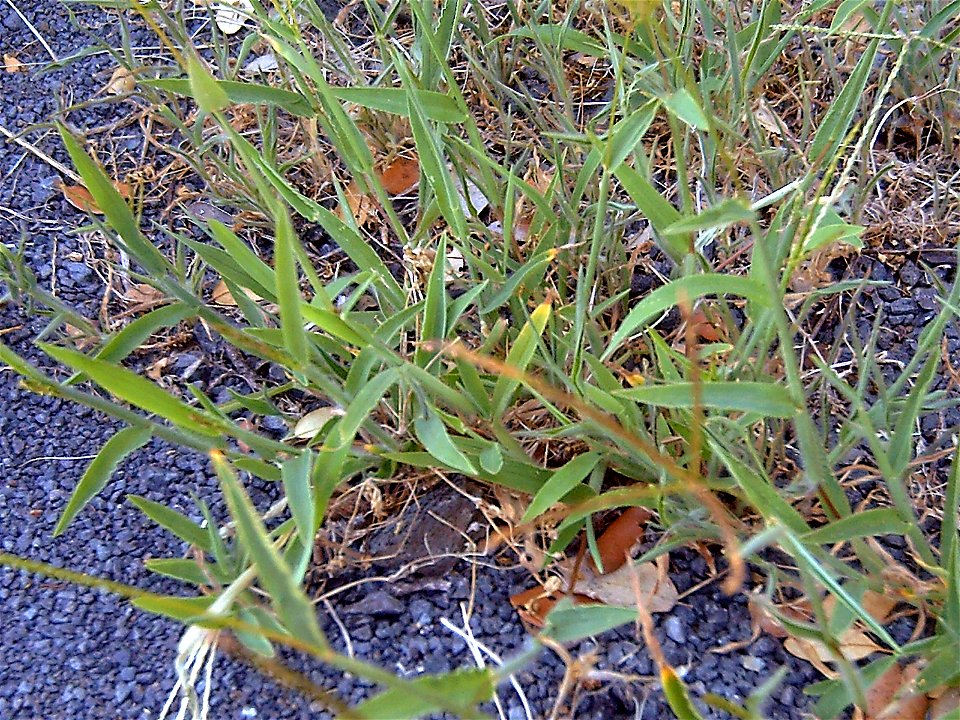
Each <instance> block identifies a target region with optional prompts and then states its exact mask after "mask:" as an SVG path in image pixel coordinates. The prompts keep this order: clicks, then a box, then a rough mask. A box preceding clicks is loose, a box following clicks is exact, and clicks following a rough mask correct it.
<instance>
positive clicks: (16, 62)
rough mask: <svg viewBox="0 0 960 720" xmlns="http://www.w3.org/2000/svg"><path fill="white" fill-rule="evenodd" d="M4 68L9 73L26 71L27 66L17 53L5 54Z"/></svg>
mask: <svg viewBox="0 0 960 720" xmlns="http://www.w3.org/2000/svg"><path fill="white" fill-rule="evenodd" d="M3 69H4V70H6V71H7V72H8V73H18V72H26V71H27V66H26V65H24V64H23V63H22V62H20V59H19V58H18V57H17V56H16V55H8V54H7V53H4V54H3Z"/></svg>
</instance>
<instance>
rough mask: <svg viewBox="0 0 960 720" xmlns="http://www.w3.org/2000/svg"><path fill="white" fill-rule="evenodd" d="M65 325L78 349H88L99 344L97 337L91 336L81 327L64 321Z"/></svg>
mask: <svg viewBox="0 0 960 720" xmlns="http://www.w3.org/2000/svg"><path fill="white" fill-rule="evenodd" d="M63 327H64V329H65V330H66V331H67V337H68V338H69V339H70V341H71V342H73V346H74V347H75V348H76V349H77V350H86V349H87V348H90V347H93V346H94V345H96V344H97V339H96V338H93V337H90V336H89V335H87V334H86V333H84V332H83V330H81V329H80V328H78V327H74V326H73V325H71V324H70V323H64V325H63Z"/></svg>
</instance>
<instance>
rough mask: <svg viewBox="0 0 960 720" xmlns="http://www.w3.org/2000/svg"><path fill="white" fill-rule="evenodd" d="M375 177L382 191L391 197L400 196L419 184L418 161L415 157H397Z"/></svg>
mask: <svg viewBox="0 0 960 720" xmlns="http://www.w3.org/2000/svg"><path fill="white" fill-rule="evenodd" d="M377 176H378V177H379V178H380V182H381V183H382V184H383V189H384V190H386V191H387V192H388V193H390V194H391V195H402V194H403V193H405V192H408V191H410V190H412V189H413V188H414V187H415V186H416V184H417V183H418V182H420V161H419V160H418V159H417V158H416V157H412V158H409V157H403V156H401V157H398V158H397V159H395V160H394V161H393V162H392V163H390V165H389V166H387V167H386V168H384V169H383V170H381V171H379V172H378V173H377Z"/></svg>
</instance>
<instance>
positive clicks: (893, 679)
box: [867, 663, 903, 720]
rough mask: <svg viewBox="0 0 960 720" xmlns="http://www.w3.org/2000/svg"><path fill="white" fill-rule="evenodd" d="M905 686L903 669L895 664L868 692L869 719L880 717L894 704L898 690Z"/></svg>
mask: <svg viewBox="0 0 960 720" xmlns="http://www.w3.org/2000/svg"><path fill="white" fill-rule="evenodd" d="M902 685H903V668H901V667H900V665H899V664H897V663H894V664H893V665H891V666H890V669H889V670H887V671H886V672H885V673H884V674H883V675H881V676H880V677H879V678H877V680H876V682H875V683H873V685H871V686H870V689H869V690H867V718H868V720H874V718H877V717H880V714H881V713H882V712H883V711H884V709H885V708H886V707H887V706H889V705H890V703H892V702H893V698H894V697H895V696H896V694H897V690H899V689H900V687H901V686H902Z"/></svg>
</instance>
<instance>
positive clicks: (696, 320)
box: [687, 308, 726, 343]
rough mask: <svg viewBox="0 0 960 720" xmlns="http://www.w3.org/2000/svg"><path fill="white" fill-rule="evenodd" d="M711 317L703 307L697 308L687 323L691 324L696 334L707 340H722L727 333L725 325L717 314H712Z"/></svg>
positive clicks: (700, 338)
mask: <svg viewBox="0 0 960 720" xmlns="http://www.w3.org/2000/svg"><path fill="white" fill-rule="evenodd" d="M711 315H712V316H711V317H707V314H706V312H704V310H703V308H697V309H696V310H694V311H693V313H692V314H691V315H690V317H689V319H688V320H687V323H688V324H689V325H690V327H691V329H692V330H693V333H694V335H695V336H696V337H697V338H698V339H699V340H703V341H705V342H712V343H713V342H720V341H721V340H723V338H724V336H725V335H726V333H725V332H724V330H723V327H722V326H721V325H720V324H719V320H720V318H719V316H718V315H716V314H713V313H712V314H711Z"/></svg>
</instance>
